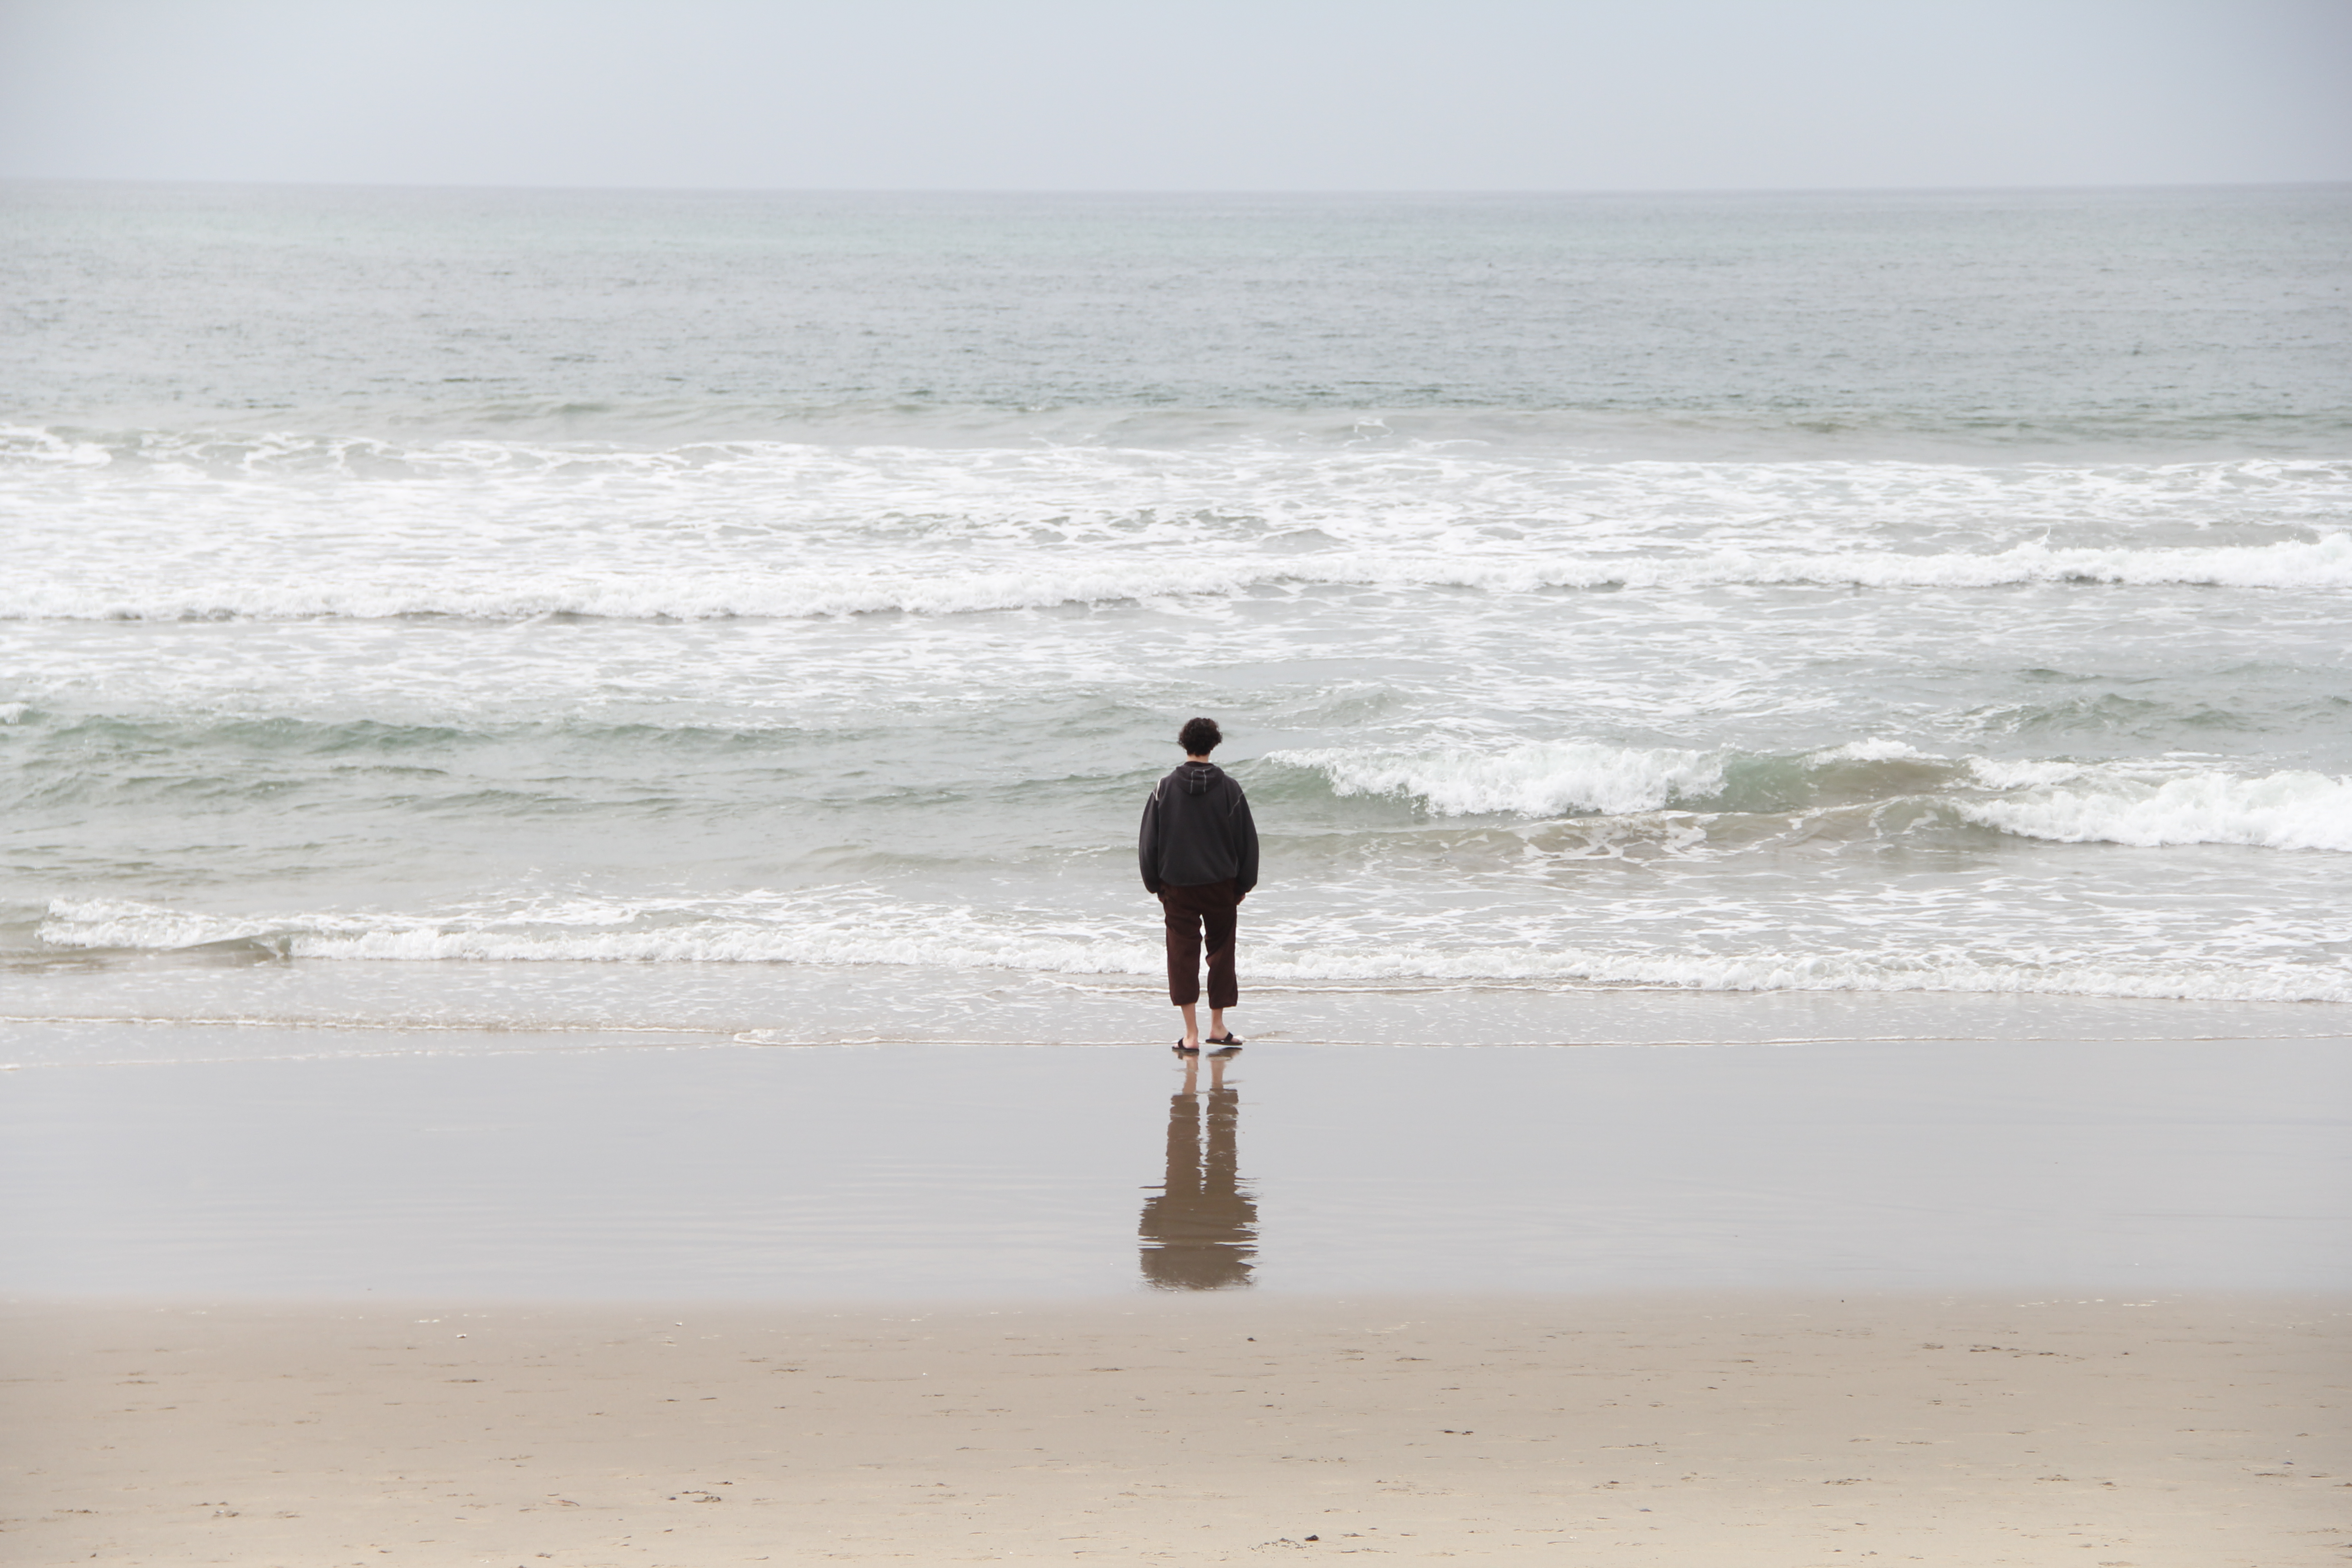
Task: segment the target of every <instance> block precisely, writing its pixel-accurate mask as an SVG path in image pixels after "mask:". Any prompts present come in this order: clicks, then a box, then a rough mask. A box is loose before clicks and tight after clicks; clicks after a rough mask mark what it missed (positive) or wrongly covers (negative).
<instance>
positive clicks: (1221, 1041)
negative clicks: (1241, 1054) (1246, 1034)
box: [1208, 1034, 1246, 1055]
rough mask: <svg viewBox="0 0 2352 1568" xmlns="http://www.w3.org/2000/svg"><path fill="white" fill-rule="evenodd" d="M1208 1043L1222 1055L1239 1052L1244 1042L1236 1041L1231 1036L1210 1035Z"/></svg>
mask: <svg viewBox="0 0 2352 1568" xmlns="http://www.w3.org/2000/svg"><path fill="white" fill-rule="evenodd" d="M1208 1043H1209V1044H1210V1045H1213V1046H1214V1047H1217V1050H1218V1052H1219V1054H1220V1055H1222V1054H1223V1053H1224V1052H1226V1051H1237V1050H1240V1049H1241V1048H1242V1047H1243V1046H1244V1044H1245V1043H1246V1042H1245V1041H1243V1040H1240V1039H1237V1038H1236V1037H1234V1036H1233V1035H1231V1034H1226V1035H1224V1036H1222V1037H1220V1036H1216V1035H1211V1036H1210V1037H1209V1040H1208Z"/></svg>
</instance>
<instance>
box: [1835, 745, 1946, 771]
mask: <svg viewBox="0 0 2352 1568" xmlns="http://www.w3.org/2000/svg"><path fill="white" fill-rule="evenodd" d="M1915 758H1924V759H1927V760H1930V761H1934V760H1939V759H1935V758H1933V757H1932V756H1931V754H1930V753H1928V752H1922V751H1920V750H1919V748H1917V747H1916V746H1914V745H1912V744H1910V743H1909V742H1906V741H1886V740H1868V741H1849V742H1846V743H1845V744H1844V745H1843V746H1832V747H1831V748H1830V749H1829V750H1828V751H1825V752H1814V753H1813V754H1812V755H1811V756H1810V757H1807V758H1806V759H1805V761H1807V762H1808V763H1812V764H1813V765H1814V766H1816V767H1819V766H1822V765H1823V764H1826V763H1895V762H1909V761H1912V760H1913V759H1915Z"/></svg>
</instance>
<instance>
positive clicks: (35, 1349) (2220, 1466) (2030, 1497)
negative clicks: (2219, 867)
mask: <svg viewBox="0 0 2352 1568" xmlns="http://www.w3.org/2000/svg"><path fill="white" fill-rule="evenodd" d="M5 1321H6V1324H7V1332H6V1346H7V1349H6V1360H7V1366H6V1377H7V1384H6V1386H7V1390H8V1405H9V1406H10V1415H9V1420H8V1422H7V1430H8V1432H9V1434H10V1436H9V1441H8V1450H9V1452H8V1461H9V1463H8V1468H9V1470H10V1472H11V1475H12V1477H13V1478H14V1479H13V1480H12V1484H11V1487H10V1501H9V1505H8V1509H7V1523H6V1530H7V1532H8V1536H9V1546H8V1549H7V1555H8V1557H9V1560H10V1561H12V1562H17V1563H68V1562H86V1561H96V1562H100V1563H108V1562H112V1563H255V1564H259V1563H287V1564H326V1563H377V1562H382V1561H383V1560H385V1559H386V1558H389V1559H391V1560H392V1561H394V1562H410V1563H516V1564H520V1565H521V1568H532V1565H534V1564H537V1563H573V1564H583V1565H585V1564H601V1563H647V1564H704V1563H750V1562H774V1563H803V1562H853V1563H856V1562H883V1561H894V1562H917V1563H931V1562H987V1561H996V1562H1015V1563H1019V1562H1057V1561H1081V1560H1110V1561H1118V1560H1149V1561H1154V1562H1166V1563H1226V1562H1239V1561H1247V1560H1252V1559H1254V1558H1255V1557H1258V1556H1260V1555H1263V1554H1266V1553H1315V1552H1321V1553H1328V1554H1358V1553H1362V1554H1372V1555H1379V1556H1382V1557H1386V1558H1390V1559H1392V1560H1396V1561H1402V1562H1422V1561H1432V1562H1433V1561H1438V1560H1441V1559H1443V1560H1446V1561H1454V1562H1492V1561H1513V1562H1538V1563H1539V1562H1560V1563H1694V1564H1696V1563H1706V1564H1748V1563H1755V1564H1773V1565H1775V1568H1783V1565H1786V1568H1795V1565H1800V1564H1832V1563H1857V1562H1860V1561H1862V1560H1863V1559H1864V1558H1868V1557H1872V1556H1875V1557H1877V1558H1879V1559H1881V1560H1883V1561H1885V1562H1889V1563H1903V1562H1927V1563H1969V1564H1990V1563H2063V1564H2101V1565H2106V1568H2118V1565H2125V1564H2128V1565H2130V1568H2168V1565H2179V1568H2220V1565H2223V1564H2239V1563H2243V1564H2250V1565H2252V1564H2261V1565H2263V1568H2282V1565H2288V1564H2302V1563H2312V1564H2317V1563H2336V1562H2340V1561H2342V1558H2343V1553H2344V1552H2345V1551H2346V1549H2347V1543H2352V1502H2347V1497H2352V1490H2347V1487H2352V1481H2347V1472H2352V1454H2347V1451H2346V1450H2347V1444H2346V1427H2345V1423H2344V1419H2343V1416H2344V1407H2345V1398H2346V1382H2347V1379H2346V1375H2345V1373H2346V1366H2347V1361H2346V1356H2345V1350H2346V1329H2347V1322H2352V1300H2347V1299H2346V1298H2342V1297H2334V1298H2309V1297H2306V1298H2294V1297H2287V1296H2236V1297H2198V1298H2182V1297H2171V1298H2165V1299H2161V1300H2140V1301H2122V1300H2106V1301H2076V1300H2032V1301H2027V1300H1998V1299H1990V1300H1964V1299H1942V1300H1931V1299H1918V1298H1902V1297H1879V1298H1870V1299H1850V1300H1837V1299H1835V1298H1833V1297H1825V1298H1816V1299H1805V1298H1791V1297H1763V1296H1746V1297H1730V1296H1690V1295H1685V1296H1675V1297H1650V1298H1623V1297H1618V1298H1586V1299H1573V1298H1547V1299H1519V1300H1508V1299H1497V1300H1429V1299H1415V1298H1396V1297H1390V1298H1364V1299H1356V1300H1283V1299H1278V1298H1273V1297H1267V1296H1263V1295H1248V1294H1218V1295H1213V1296H1192V1297H1184V1298H1166V1297H1161V1298H1150V1297H1145V1298H1137V1299H1133V1300H1127V1301H1121V1302H1117V1303H1092V1304H1085V1305H1078V1306H1068V1305H1052V1306H1043V1307H1027V1308H1024V1307H1016V1306H1005V1305H989V1306H974V1305H970V1304H967V1305H963V1306H959V1307H953V1308H939V1309H934V1310H890V1309H884V1308H860V1309H851V1308H838V1307H836V1308H820V1307H809V1306H794V1307H742V1306H738V1307H725V1308H721V1307H713V1306H710V1305H709V1304H699V1305H693V1306H687V1307H679V1308H665V1307H649V1306H635V1307H628V1308H614V1307H588V1306H566V1307H558V1308H548V1307H536V1308H535V1307H522V1306H495V1307H493V1306H480V1305H477V1306H472V1307H457V1306H447V1305H442V1306H433V1305H424V1306H420V1305H415V1304H409V1305H403V1306H385V1305H380V1304H375V1303H368V1304H360V1305H352V1304H278V1305H267V1306H243V1307H223V1306H211V1307H199V1306H190V1305H187V1304H172V1305H164V1304H157V1303H143V1304H137V1305H130V1304H121V1303H117V1304H111V1305H105V1306H86V1305H85V1306H76V1305H71V1304H58V1303H49V1304H23V1303H20V1304H16V1305H12V1306H11V1307H9V1308H8V1309H7V1310H6V1312H5Z"/></svg>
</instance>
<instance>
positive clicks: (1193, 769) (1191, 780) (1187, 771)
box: [1176, 763, 1220, 795]
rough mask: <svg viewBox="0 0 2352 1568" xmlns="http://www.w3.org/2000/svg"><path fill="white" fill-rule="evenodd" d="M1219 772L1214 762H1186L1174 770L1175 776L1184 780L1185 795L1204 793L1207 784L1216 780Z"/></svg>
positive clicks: (1207, 789) (1205, 792) (1206, 791)
mask: <svg viewBox="0 0 2352 1568" xmlns="http://www.w3.org/2000/svg"><path fill="white" fill-rule="evenodd" d="M1219 773H1220V770H1219V769H1218V767H1217V764H1216V763H1185V764H1184V765H1183V766H1182V767H1181V768H1178V769H1177V770H1176V776H1177V777H1178V778H1180V779H1182V780H1183V781H1184V793H1185V794H1186V795H1206V794H1208V793H1209V786H1210V785H1211V784H1215V783H1216V782H1217V779H1218V776H1219Z"/></svg>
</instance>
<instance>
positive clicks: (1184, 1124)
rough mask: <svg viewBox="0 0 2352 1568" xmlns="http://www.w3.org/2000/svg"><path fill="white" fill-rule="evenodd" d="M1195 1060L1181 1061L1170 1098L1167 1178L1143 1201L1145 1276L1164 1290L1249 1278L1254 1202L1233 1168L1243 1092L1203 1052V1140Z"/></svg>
mask: <svg viewBox="0 0 2352 1568" xmlns="http://www.w3.org/2000/svg"><path fill="white" fill-rule="evenodd" d="M1200 1074H1201V1061H1200V1058H1198V1057H1188V1058H1185V1060H1184V1087H1183V1089H1182V1090H1181V1091H1180V1092H1179V1093H1177V1094H1176V1095H1175V1096H1174V1097H1173V1098H1171V1100H1169V1102H1168V1183H1167V1185H1166V1186H1165V1187H1163V1188H1161V1190H1160V1194H1159V1195H1158V1196H1156V1197H1152V1198H1147V1199H1146V1200H1145V1201H1144V1205H1143V1223H1142V1225H1141V1226H1139V1232H1140V1234H1141V1235H1142V1237H1143V1277H1144V1278H1145V1279H1148V1280H1150V1282H1151V1283H1152V1284H1153V1285H1155V1286H1157V1287H1159V1288H1160V1289H1162V1290H1223V1289H1231V1288H1232V1287H1234V1286H1237V1285H1247V1284H1248V1283H1249V1282H1250V1260H1251V1259H1252V1258H1255V1257H1256V1256H1257V1203H1256V1201H1255V1199H1254V1198H1252V1197H1251V1196H1250V1194H1248V1193H1247V1192H1245V1191H1244V1190H1243V1189H1242V1187H1241V1186H1240V1185H1239V1184H1238V1182H1237V1181H1236V1178H1235V1176H1234V1161H1235V1158H1236V1147H1237V1143H1238V1134H1239V1131H1240V1126H1241V1097H1240V1096H1239V1095H1237V1094H1235V1093H1234V1091H1233V1090H1232V1089H1227V1088H1226V1087H1225V1063H1224V1059H1223V1058H1220V1057H1215V1056H1212V1057H1211V1058H1209V1094H1208V1111H1209V1126H1208V1135H1209V1136H1208V1144H1207V1147H1206V1149H1205V1150H1204V1149H1203V1148H1202V1141H1201V1131H1202V1129H1201V1094H1200V1081H1199V1080H1200Z"/></svg>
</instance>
